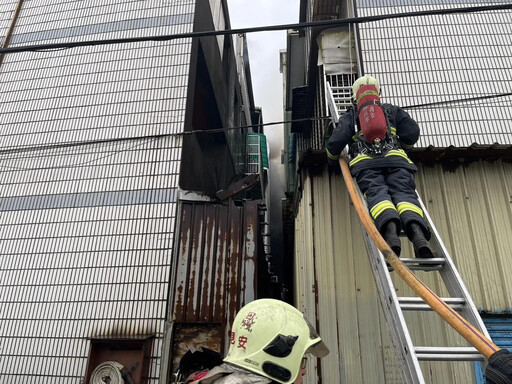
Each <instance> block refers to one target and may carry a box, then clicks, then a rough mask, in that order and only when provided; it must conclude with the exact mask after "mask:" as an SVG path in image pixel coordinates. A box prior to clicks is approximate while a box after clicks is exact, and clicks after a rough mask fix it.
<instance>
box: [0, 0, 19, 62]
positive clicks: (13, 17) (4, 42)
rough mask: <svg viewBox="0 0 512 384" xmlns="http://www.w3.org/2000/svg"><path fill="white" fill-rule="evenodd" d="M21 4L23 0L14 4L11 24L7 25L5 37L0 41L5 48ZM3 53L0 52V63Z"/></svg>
mask: <svg viewBox="0 0 512 384" xmlns="http://www.w3.org/2000/svg"><path fill="white" fill-rule="evenodd" d="M21 4H23V0H18V4H16V9H15V10H14V14H13V15H12V19H11V24H10V25H9V29H8V30H7V33H6V34H5V39H4V41H3V42H2V48H7V46H8V45H9V41H10V40H11V36H12V32H13V31H14V25H15V24H16V20H18V15H19V14H20V10H21ZM4 55H5V54H0V65H2V62H3V61H4Z"/></svg>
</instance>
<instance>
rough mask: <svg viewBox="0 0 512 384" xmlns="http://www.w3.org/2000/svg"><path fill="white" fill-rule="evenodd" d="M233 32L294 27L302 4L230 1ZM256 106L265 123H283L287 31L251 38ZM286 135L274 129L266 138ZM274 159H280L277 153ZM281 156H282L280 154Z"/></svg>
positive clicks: (280, 0)
mask: <svg viewBox="0 0 512 384" xmlns="http://www.w3.org/2000/svg"><path fill="white" fill-rule="evenodd" d="M228 7H229V15H230V19H231V27H232V28H245V27H260V26H266V25H275V24H293V23H298V21H299V0H228ZM247 41H248V49H249V60H250V65H251V76H252V85H253V89H254V99H255V100H254V102H255V104H256V106H257V107H261V108H262V110H263V120H264V122H265V123H269V122H273V121H282V120H283V79H282V75H281V73H279V51H280V50H281V49H286V31H274V32H255V33H249V34H247ZM270 130H273V131H280V132H282V127H281V128H279V129H276V127H275V126H270V127H268V128H267V129H266V130H265V134H266V135H267V136H269V140H272V136H273V134H272V132H270ZM272 152H274V153H273V154H272V155H276V153H275V152H276V151H272ZM279 155H280V154H279Z"/></svg>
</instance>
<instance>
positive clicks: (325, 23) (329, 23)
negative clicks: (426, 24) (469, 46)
mask: <svg viewBox="0 0 512 384" xmlns="http://www.w3.org/2000/svg"><path fill="white" fill-rule="evenodd" d="M505 9H512V4H501V5H487V6H473V7H461V8H448V9H437V10H428V11H416V12H403V13H393V14H384V15H375V16H364V17H349V18H343V19H335V20H321V21H309V22H301V23H294V24H276V25H268V26H262V27H248V28H237V29H225V30H218V31H196V32H188V33H177V34H169V35H157V36H143V37H128V38H117V39H103V40H89V41H74V42H63V43H48V44H31V45H24V46H19V47H7V48H5V47H4V48H0V55H3V54H10V53H19V52H31V51H32V52H33V51H44V50H54V49H64V48H76V47H85V46H97V45H111V44H125V43H136V42H147V41H170V40H176V39H184V38H194V37H196V38H197V37H207V36H221V35H233V34H244V33H254V32H269V31H282V30H289V29H295V30H300V29H305V28H311V27H335V26H342V25H350V24H360V23H368V22H374V21H381V20H389V19H399V18H406V17H418V16H430V15H449V14H454V13H474V12H486V11H498V10H505Z"/></svg>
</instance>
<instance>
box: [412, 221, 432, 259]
mask: <svg viewBox="0 0 512 384" xmlns="http://www.w3.org/2000/svg"><path fill="white" fill-rule="evenodd" d="M406 233H407V237H408V238H409V240H410V241H411V243H412V245H413V247H414V253H415V254H416V257H421V258H431V257H434V254H433V253H432V250H431V249H430V246H429V245H428V240H427V238H426V237H425V233H424V232H423V229H422V228H421V227H420V225H419V224H418V223H414V222H413V223H410V224H409V225H408V228H407V232H406Z"/></svg>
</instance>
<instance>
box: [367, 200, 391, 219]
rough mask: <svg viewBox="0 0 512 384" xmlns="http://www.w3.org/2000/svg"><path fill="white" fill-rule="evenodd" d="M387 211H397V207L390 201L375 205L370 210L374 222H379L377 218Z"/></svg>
mask: <svg viewBox="0 0 512 384" xmlns="http://www.w3.org/2000/svg"><path fill="white" fill-rule="evenodd" d="M386 209H392V210H394V211H396V208H395V205H394V204H393V203H392V202H391V201H389V200H384V201H381V202H380V203H378V204H375V205H374V206H373V207H372V209H371V210H370V214H371V215H372V218H373V220H377V217H379V216H380V214H381V213H382V212H384V211H385V210H386Z"/></svg>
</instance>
